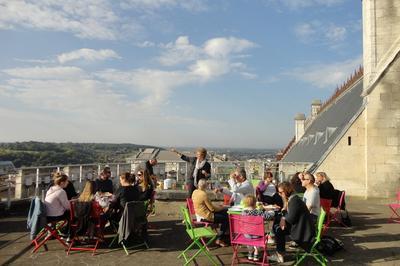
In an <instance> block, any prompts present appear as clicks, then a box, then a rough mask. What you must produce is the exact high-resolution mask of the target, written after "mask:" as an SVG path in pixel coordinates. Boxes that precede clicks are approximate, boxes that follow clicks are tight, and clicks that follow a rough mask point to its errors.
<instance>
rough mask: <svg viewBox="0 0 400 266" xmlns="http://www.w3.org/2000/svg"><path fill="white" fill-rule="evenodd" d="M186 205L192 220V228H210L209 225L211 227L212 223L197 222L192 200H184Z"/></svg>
mask: <svg viewBox="0 0 400 266" xmlns="http://www.w3.org/2000/svg"><path fill="white" fill-rule="evenodd" d="M186 204H187V207H188V209H189V214H190V218H191V219H192V224H193V225H194V226H211V225H213V223H210V222H204V221H201V222H198V221H197V219H196V212H195V211H194V205H193V200H192V199H191V198H187V199H186Z"/></svg>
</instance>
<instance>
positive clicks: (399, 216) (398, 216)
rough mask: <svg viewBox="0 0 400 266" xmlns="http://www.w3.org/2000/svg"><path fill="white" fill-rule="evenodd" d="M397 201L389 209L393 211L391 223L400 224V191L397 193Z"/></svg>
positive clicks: (389, 205)
mask: <svg viewBox="0 0 400 266" xmlns="http://www.w3.org/2000/svg"><path fill="white" fill-rule="evenodd" d="M396 201H397V202H393V203H390V204H388V207H389V209H390V210H391V211H392V214H391V216H390V218H389V223H390V222H395V223H400V213H399V212H398V210H399V209H400V191H398V192H397V198H396Z"/></svg>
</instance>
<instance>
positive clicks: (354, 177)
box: [315, 112, 367, 197]
mask: <svg viewBox="0 0 400 266" xmlns="http://www.w3.org/2000/svg"><path fill="white" fill-rule="evenodd" d="M364 117H365V113H364V112H363V113H362V114H361V115H360V116H359V117H358V118H357V119H356V121H355V122H354V123H353V125H351V127H350V128H349V129H348V130H347V132H346V134H344V136H343V137H342V138H341V139H340V141H339V142H338V143H337V145H336V146H335V147H334V148H333V149H332V150H331V152H330V153H329V155H328V156H327V157H326V158H325V160H324V161H323V162H322V164H321V165H320V166H319V167H318V168H317V169H316V171H315V172H325V173H326V174H327V175H328V176H329V177H330V178H331V182H332V184H333V186H334V187H335V188H336V189H339V190H345V191H346V194H347V195H352V196H363V197H365V196H366V191H367V189H366V183H367V182H366V180H365V118H364ZM349 137H350V138H351V145H349Z"/></svg>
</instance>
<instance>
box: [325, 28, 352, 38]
mask: <svg viewBox="0 0 400 266" xmlns="http://www.w3.org/2000/svg"><path fill="white" fill-rule="evenodd" d="M346 33H347V30H346V28H345V27H340V26H336V25H330V26H329V27H328V29H327V30H326V33H325V36H326V38H327V39H328V40H330V41H332V42H340V41H344V39H345V38H346Z"/></svg>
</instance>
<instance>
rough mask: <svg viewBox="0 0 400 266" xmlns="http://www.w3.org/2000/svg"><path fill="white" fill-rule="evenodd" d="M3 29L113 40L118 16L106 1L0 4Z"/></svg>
mask: <svg viewBox="0 0 400 266" xmlns="http://www.w3.org/2000/svg"><path fill="white" fill-rule="evenodd" d="M0 7H1V16H0V25H2V28H7V27H8V28H17V27H23V28H33V29H37V30H52V31H61V32H71V33H73V34H74V35H75V36H77V37H79V38H89V39H106V40H113V39H116V38H117V37H118V32H117V30H116V26H117V24H118V22H119V18H118V16H117V15H116V14H115V13H114V11H113V10H112V7H111V4H110V3H109V2H108V1H106V0H80V1H63V0H51V1H49V0H35V1H33V0H21V1H9V0H0Z"/></svg>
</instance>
